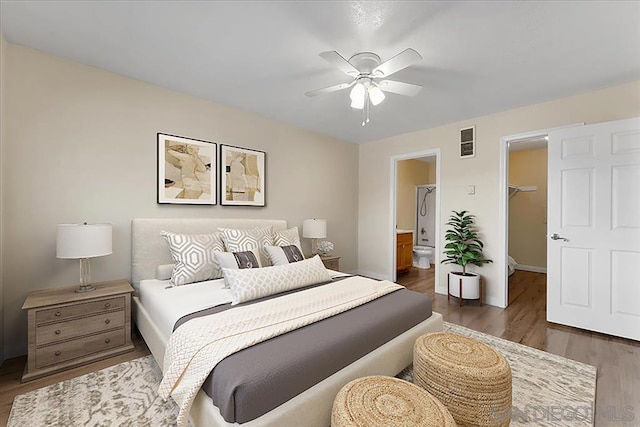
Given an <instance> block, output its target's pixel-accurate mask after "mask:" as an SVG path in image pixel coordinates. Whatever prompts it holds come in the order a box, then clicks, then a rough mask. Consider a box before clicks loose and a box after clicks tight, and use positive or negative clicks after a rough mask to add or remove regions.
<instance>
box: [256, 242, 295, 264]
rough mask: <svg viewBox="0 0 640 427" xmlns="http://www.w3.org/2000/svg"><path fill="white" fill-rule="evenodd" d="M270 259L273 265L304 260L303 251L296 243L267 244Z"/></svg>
mask: <svg viewBox="0 0 640 427" xmlns="http://www.w3.org/2000/svg"><path fill="white" fill-rule="evenodd" d="M264 248H265V249H266V250H267V254H269V259H270V260H271V264H273V265H285V264H290V263H292V262H298V261H303V260H304V255H302V251H301V250H300V248H299V247H298V246H296V245H288V246H265V247H264Z"/></svg>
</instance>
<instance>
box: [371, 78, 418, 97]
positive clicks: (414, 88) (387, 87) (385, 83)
mask: <svg viewBox="0 0 640 427" xmlns="http://www.w3.org/2000/svg"><path fill="white" fill-rule="evenodd" d="M377 85H378V87H379V88H380V89H381V90H383V91H385V92H391V93H397V94H399V95H405V96H416V95H417V94H418V92H420V91H421V90H422V86H420V85H414V84H413V83H404V82H397V81H395V80H382V81H381V82H378V83H377Z"/></svg>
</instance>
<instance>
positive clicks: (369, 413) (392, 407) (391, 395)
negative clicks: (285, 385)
mask: <svg viewBox="0 0 640 427" xmlns="http://www.w3.org/2000/svg"><path fill="white" fill-rule="evenodd" d="M455 425H456V423H455V421H454V420H453V417H452V416H451V414H450V413H449V411H447V408H445V406H444V405H443V404H442V403H440V402H439V401H438V399H436V398H434V397H433V396H431V395H430V394H429V393H427V392H426V391H425V390H424V389H422V388H420V387H418V386H415V385H413V384H411V383H409V382H407V381H403V380H400V379H398V378H392V377H385V376H370V377H363V378H358V379H355V380H353V381H351V382H350V383H348V384H347V385H345V386H344V387H342V389H341V390H340V391H339V392H338V394H337V396H336V399H335V401H334V402H333V410H332V411H331V427H344V426H361V427H364V426H385V427H396V426H398V427H399V426H425V427H443V426H444V427H448V426H455Z"/></svg>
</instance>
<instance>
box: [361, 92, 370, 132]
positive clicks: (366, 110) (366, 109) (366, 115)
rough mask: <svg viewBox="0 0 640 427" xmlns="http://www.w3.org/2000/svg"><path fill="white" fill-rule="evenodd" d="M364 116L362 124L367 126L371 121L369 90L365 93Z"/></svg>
mask: <svg viewBox="0 0 640 427" xmlns="http://www.w3.org/2000/svg"><path fill="white" fill-rule="evenodd" d="M362 112H363V113H364V118H363V119H362V126H365V125H366V124H367V123H369V91H368V90H367V91H365V93H364V110H363V111H362Z"/></svg>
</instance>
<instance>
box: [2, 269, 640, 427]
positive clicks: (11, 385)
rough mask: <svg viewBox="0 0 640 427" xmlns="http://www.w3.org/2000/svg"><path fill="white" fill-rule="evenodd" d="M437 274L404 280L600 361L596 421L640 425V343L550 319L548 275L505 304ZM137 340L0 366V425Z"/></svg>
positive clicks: (551, 345)
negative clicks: (88, 353) (40, 391)
mask: <svg viewBox="0 0 640 427" xmlns="http://www.w3.org/2000/svg"><path fill="white" fill-rule="evenodd" d="M433 273H434V269H433V268H432V269H429V270H420V269H412V270H411V271H410V272H408V273H406V274H403V275H400V276H399V277H398V283H400V284H402V285H404V286H406V287H407V288H409V289H413V290H415V291H418V292H423V293H426V294H428V295H429V296H430V297H431V299H432V300H433V310H434V311H437V312H439V313H441V314H442V316H443V317H444V320H445V321H447V322H451V323H456V324H458V325H462V326H465V327H467V328H470V329H475V330H477V331H480V332H485V333H487V334H490V335H494V336H497V337H501V338H504V339H507V340H509V341H513V342H517V343H520V344H524V345H527V346H529V347H534V348H537V349H540V350H544V351H548V352H550V353H553V354H557V355H559V356H563V357H567V358H569V359H573V360H577V361H580V362H584V363H588V364H590V365H594V366H596V367H597V368H598V377H597V388H596V417H595V424H596V426H609V425H612V426H620V425H633V426H640V343H638V342H635V341H631V340H625V339H621V338H615V337H611V336H608V335H603V334H598V333H593V332H588V331H583V330H580V329H575V328H569V327H564V326H559V325H554V324H551V323H548V322H547V321H546V276H545V275H544V274H540V273H529V272H524V271H517V272H516V273H515V274H514V275H513V276H511V278H510V280H509V307H508V308H506V309H501V308H497V307H491V306H487V305H483V306H479V305H478V304H477V303H473V302H471V303H467V302H465V305H464V306H463V307H459V305H458V301H457V299H455V298H452V299H451V301H447V296H446V295H436V294H435V291H434V277H433ZM133 340H134V344H135V346H136V349H135V351H133V352H130V353H127V354H123V355H120V356H117V357H113V358H111V359H107V360H103V361H99V362H95V363H92V364H89V365H86V366H82V367H79V368H75V369H71V370H69V371H66V372H63V373H60V374H56V375H51V376H49V377H45V378H41V379H37V380H34V381H30V382H28V383H25V384H22V383H20V378H21V377H22V371H23V369H24V364H25V361H26V357H19V358H15V359H10V360H7V361H5V362H4V364H3V365H2V366H1V367H0V426H4V425H6V423H7V419H8V417H9V412H10V410H11V405H12V403H13V399H14V397H15V396H17V395H19V394H22V393H26V392H28V391H31V390H35V389H37V388H40V387H45V386H47V385H50V384H55V383H57V382H59V381H63V380H66V379H69V378H73V377H76V376H78V375H84V374H86V373H89V372H93V371H96V370H100V369H104V368H106V367H108V366H112V365H116V364H118V363H121V362H125V361H128V360H132V359H135V358H138V357H142V356H145V355H147V354H149V349H148V348H147V346H146V345H145V343H144V342H143V341H142V339H141V338H140V336H139V335H138V334H137V332H136V333H134V334H133ZM632 417H633V418H632Z"/></svg>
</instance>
